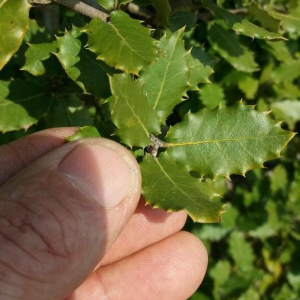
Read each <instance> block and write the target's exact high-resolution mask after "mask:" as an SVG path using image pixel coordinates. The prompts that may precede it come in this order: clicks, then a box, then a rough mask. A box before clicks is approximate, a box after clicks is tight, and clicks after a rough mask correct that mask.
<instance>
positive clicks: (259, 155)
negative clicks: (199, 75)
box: [166, 103, 294, 178]
mask: <svg viewBox="0 0 300 300" xmlns="http://www.w3.org/2000/svg"><path fill="white" fill-rule="evenodd" d="M293 136H294V134H293V133H292V132H289V131H285V130H283V129H281V127H280V123H276V121H274V120H271V119H270V118H269V117H268V116H267V114H266V113H260V112H258V111H255V110H254V109H253V107H251V106H246V105H243V104H242V103H239V104H236V105H234V106H232V107H229V108H215V109H214V110H207V109H203V110H201V111H199V112H198V113H195V114H192V113H188V114H187V115H186V116H185V118H184V119H183V121H182V122H181V123H180V124H177V125H175V126H174V127H172V128H171V129H170V131H169V132H168V134H167V137H166V139H167V142H168V144H167V147H168V149H167V152H168V154H169V155H170V157H172V158H174V159H175V161H177V162H178V163H180V164H182V165H187V166H188V168H189V169H190V170H193V171H196V172H198V173H199V174H200V175H201V176H204V175H209V176H211V177H213V178H217V177H218V176H224V177H229V176H230V175H231V174H241V175H245V173H246V172H247V171H248V170H250V169H254V168H262V167H263V163H264V162H265V161H267V160H271V159H275V158H278V157H280V152H281V150H282V149H283V148H284V147H285V146H286V144H287V143H288V142H289V141H290V140H291V139H292V137H293Z"/></svg>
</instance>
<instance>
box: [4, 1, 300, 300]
mask: <svg viewBox="0 0 300 300" xmlns="http://www.w3.org/2000/svg"><path fill="white" fill-rule="evenodd" d="M1 2H2V3H3V0H2V1H0V7H1ZM98 2H99V3H100V4H101V5H102V6H103V7H105V8H106V9H107V10H112V9H114V8H115V7H116V6H115V5H116V3H115V1H113V0H98ZM120 2H129V1H120ZM134 3H135V4H138V5H140V7H141V9H140V10H139V11H138V12H136V11H133V10H131V9H130V8H129V7H128V6H126V5H125V6H122V7H121V8H122V9H123V10H125V11H126V12H127V13H129V14H130V15H131V16H132V17H133V18H137V19H141V20H145V21H146V23H145V24H146V26H148V27H149V28H151V27H154V28H168V29H169V30H170V31H171V32H175V31H177V30H178V29H180V28H182V27H184V26H186V29H185V32H184V39H185V44H186V48H187V49H189V48H191V47H194V48H193V49H195V47H196V48H197V49H199V47H200V49H202V50H203V51H197V53H193V51H194V50H192V53H193V54H194V55H195V57H198V58H199V60H200V61H202V62H203V67H204V69H205V73H206V74H207V76H208V75H210V77H209V80H210V82H211V84H202V85H200V86H199V87H200V90H197V89H195V90H193V91H191V90H190V91H189V92H188V97H189V100H188V101H184V102H182V103H180V104H179V105H177V106H176V108H175V109H174V111H173V114H172V115H171V116H170V117H169V118H168V125H172V124H175V123H177V122H178V120H181V119H182V117H183V116H184V115H185V114H186V113H187V112H188V111H189V110H191V111H192V112H196V111H199V110H200V109H201V108H204V107H206V108H208V109H213V108H215V107H216V106H218V105H219V104H220V103H221V102H222V105H226V106H230V105H232V104H234V103H235V102H236V101H237V100H239V99H243V100H244V102H246V103H247V104H251V105H256V108H257V110H259V111H270V110H272V113H271V116H272V117H273V118H275V119H278V120H285V122H284V123H283V125H282V126H283V128H285V129H289V130H292V131H295V132H297V131H299V128H300V123H299V121H300V101H299V99H300V87H299V83H300V48H299V41H300V40H299V36H300V1H298V0H290V1H289V0H277V1H276V0H273V1H264V0H257V1H250V0H236V1H227V0H218V1H217V4H218V5H219V6H220V7H224V8H226V9H227V10H229V11H230V12H231V13H233V14H234V15H237V16H241V17H243V18H246V19H248V20H250V21H252V22H253V23H255V24H258V25H260V26H261V27H263V28H265V29H267V30H270V31H272V32H276V33H280V34H281V35H282V36H284V37H285V38H286V40H276V41H267V40H263V39H252V38H249V37H246V36H242V35H238V34H236V33H235V32H234V31H232V30H230V28H229V27H228V24H227V25H226V24H225V22H224V21H223V20H219V19H218V18H217V20H216V19H215V18H214V17H213V15H212V13H211V11H210V10H208V9H206V8H205V7H204V6H203V3H202V2H201V1H192V0H172V1H170V3H169V4H170V5H171V9H170V7H169V5H164V4H168V1H161V2H159V1H151V2H150V1H147V0H137V1H134ZM151 3H152V6H151ZM159 3H160V4H159ZM163 3H164V4H163ZM154 7H156V10H157V13H156V14H155V9H154ZM0 10H1V8H0ZM30 17H31V20H30V24H29V28H28V30H27V32H26V35H25V40H24V42H23V43H22V45H21V47H20V49H19V50H18V52H16V54H15V55H14V56H13V58H12V59H11V60H10V61H9V63H8V64H7V65H6V66H5V67H4V68H3V69H2V70H1V71H0V98H1V99H9V100H10V101H12V102H13V103H15V104H18V105H17V106H11V107H8V108H7V107H6V108H5V110H4V108H3V105H2V106H0V132H2V133H1V134H0V144H4V143H8V142H10V141H12V140H15V139H17V138H19V137H21V136H24V135H27V134H30V133H32V132H35V131H38V130H42V129H45V128H50V127H58V126H83V125H92V124H93V125H95V126H96V127H97V128H98V130H99V131H100V133H101V134H102V135H103V136H110V134H111V133H112V132H113V130H114V125H113V124H112V122H111V120H110V115H109V110H110V102H109V100H108V101H107V99H109V96H110V92H109V87H108V83H106V81H105V80H106V79H105V78H104V77H103V78H100V79H99V77H98V78H97V80H98V81H97V82H95V81H94V79H93V78H95V76H98V75H99V74H98V73H97V72H98V71H97V66H95V68H92V67H91V66H90V64H88V63H87V62H86V61H88V60H89V59H90V56H86V57H85V56H84V54H82V56H81V54H80V58H81V66H80V67H81V71H82V72H81V74H77V73H76V72H78V71H77V70H76V68H72V65H74V62H72V59H76V57H77V56H78V52H76V50H74V49H75V48H74V47H73V45H72V43H74V39H72V38H71V37H74V36H76V37H78V39H76V40H75V43H80V46H81V45H85V44H86V42H87V41H86V37H85V36H84V35H81V34H80V33H79V30H78V29H77V28H81V27H83V26H84V25H85V24H86V22H88V21H89V18H87V17H84V16H82V15H80V14H78V13H76V12H72V11H70V10H65V9H63V8H61V7H58V6H49V7H36V8H33V9H31V11H30ZM0 21H1V20H0ZM4 30H5V24H2V23H1V22H0V34H1V35H2V34H5V33H4ZM65 30H67V31H68V32H70V33H67V31H65ZM163 31H164V30H163V29H161V30H157V31H156V32H155V35H156V36H157V38H158V37H160V36H161V35H162V34H163ZM68 34H69V37H70V38H68ZM70 45H71V46H70ZM1 47H3V44H2V45H1V44H0V48H1ZM63 51H70V53H68V56H67V57H68V60H65V58H66V56H63V55H61V53H62V52H63ZM0 53H1V49H0ZM90 55H91V54H90ZM92 58H94V56H92ZM106 71H107V72H108V73H109V72H111V73H113V72H114V71H113V70H112V68H111V69H110V68H109V67H108V69H107V70H106ZM78 76H79V77H78ZM80 76H81V77H82V78H80ZM74 78H76V80H74ZM72 79H73V80H74V81H75V82H74V81H73V80H72ZM81 81H84V82H90V84H91V86H86V89H87V90H89V91H91V90H92V91H94V93H92V94H93V96H92V95H91V94H88V93H84V92H83V89H82V86H80V82H81ZM99 82H102V83H103V84H101V85H99ZM76 83H77V84H76ZM3 101H4V100H3ZM16 112H18V114H17V113H16ZM14 116H17V118H15V117H14ZM20 116H22V118H23V120H25V121H24V122H23V123H22V124H21V123H20V119H22V118H20ZM23 129H26V131H24V130H23ZM113 138H115V139H117V140H118V138H117V137H115V136H114V137H113ZM136 155H138V153H137V154H136ZM282 156H283V157H282V158H281V159H280V160H275V161H271V162H268V163H266V164H265V167H266V168H265V169H257V170H254V171H250V172H248V173H247V175H246V178H243V177H241V176H232V177H231V181H229V180H228V179H223V178H219V179H217V180H216V181H214V182H213V181H210V184H211V185H213V186H214V188H215V189H216V190H217V191H218V192H219V193H220V194H221V195H222V196H223V200H224V202H227V203H228V205H227V213H225V214H224V215H223V221H222V222H221V223H220V224H204V225H200V224H194V223H193V222H192V221H189V222H188V223H187V225H186V229H188V230H190V231H191V232H193V233H195V234H196V235H197V236H198V237H199V238H201V239H202V241H203V242H204V243H205V245H206V247H207V250H208V253H209V259H210V260H209V269H208V273H207V276H206V278H205V280H204V282H203V284H202V286H201V287H200V289H199V291H198V292H196V293H195V295H194V296H193V297H192V298H191V299H193V300H198V299H199V300H206V299H216V300H219V299H239V300H259V299H274V300H297V299H300V296H299V295H300V168H299V167H300V139H299V136H296V137H295V138H294V139H293V140H292V141H291V142H290V144H289V145H288V146H287V148H286V150H285V151H284V153H283V154H282Z"/></svg>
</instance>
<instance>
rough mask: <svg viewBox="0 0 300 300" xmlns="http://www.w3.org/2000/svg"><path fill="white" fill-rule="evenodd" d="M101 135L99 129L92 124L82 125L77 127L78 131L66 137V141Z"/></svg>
mask: <svg viewBox="0 0 300 300" xmlns="http://www.w3.org/2000/svg"><path fill="white" fill-rule="evenodd" d="M95 137H101V135H100V133H99V131H98V130H97V129H96V128H95V127H93V126H83V127H80V128H79V129H78V131H77V132H76V133H75V134H73V135H71V136H68V137H67V138H66V141H67V142H74V141H77V140H80V139H83V138H95Z"/></svg>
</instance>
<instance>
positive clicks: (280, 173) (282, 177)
mask: <svg viewBox="0 0 300 300" xmlns="http://www.w3.org/2000/svg"><path fill="white" fill-rule="evenodd" d="M270 179H271V191H272V192H273V193H274V194H276V193H277V192H278V191H285V189H286V188H287V186H288V176H287V172H286V170H285V168H284V167H283V166H282V165H278V166H276V167H275V169H274V170H273V172H272V173H271V178H270Z"/></svg>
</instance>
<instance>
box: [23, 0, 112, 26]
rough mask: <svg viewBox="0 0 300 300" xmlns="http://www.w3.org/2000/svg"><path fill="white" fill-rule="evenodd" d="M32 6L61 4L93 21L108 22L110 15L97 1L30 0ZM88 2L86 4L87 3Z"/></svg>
mask: <svg viewBox="0 0 300 300" xmlns="http://www.w3.org/2000/svg"><path fill="white" fill-rule="evenodd" d="M28 1H29V3H30V4H33V5H48V4H52V3H53V2H55V3H57V4H60V5H62V6H65V7H68V8H70V9H72V10H74V11H77V12H79V13H81V14H82V15H85V16H88V17H90V18H92V19H95V18H96V19H101V20H102V21H104V22H107V20H108V18H109V15H108V14H107V13H105V12H103V11H101V10H100V6H99V7H98V5H97V4H95V1H92V0H83V1H80V0H28ZM85 2H86V3H85Z"/></svg>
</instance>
